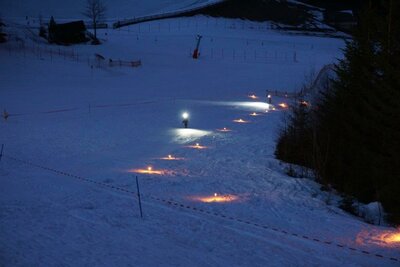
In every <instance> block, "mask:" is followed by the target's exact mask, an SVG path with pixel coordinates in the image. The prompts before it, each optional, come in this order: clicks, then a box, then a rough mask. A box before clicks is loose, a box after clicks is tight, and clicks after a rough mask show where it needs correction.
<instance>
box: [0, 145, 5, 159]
mask: <svg viewBox="0 0 400 267" xmlns="http://www.w3.org/2000/svg"><path fill="white" fill-rule="evenodd" d="M3 149H4V144H1V151H0V161H1V158H2V157H3Z"/></svg>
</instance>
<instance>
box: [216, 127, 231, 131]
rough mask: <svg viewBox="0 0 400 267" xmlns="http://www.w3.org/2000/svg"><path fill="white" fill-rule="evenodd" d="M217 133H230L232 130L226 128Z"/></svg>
mask: <svg viewBox="0 0 400 267" xmlns="http://www.w3.org/2000/svg"><path fill="white" fill-rule="evenodd" d="M217 131H218V132H230V131H232V130H230V129H228V128H226V127H224V128H222V129H218V130H217Z"/></svg>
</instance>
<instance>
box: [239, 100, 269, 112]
mask: <svg viewBox="0 0 400 267" xmlns="http://www.w3.org/2000/svg"><path fill="white" fill-rule="evenodd" d="M236 105H237V106H240V107H246V108H252V109H256V110H261V111H265V110H268V109H269V108H270V106H271V105H270V104H268V103H264V102H236Z"/></svg>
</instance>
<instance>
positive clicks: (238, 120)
mask: <svg viewBox="0 0 400 267" xmlns="http://www.w3.org/2000/svg"><path fill="white" fill-rule="evenodd" d="M233 121H234V122H237V123H248V121H245V120H243V119H236V120H233Z"/></svg>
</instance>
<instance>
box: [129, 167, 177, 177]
mask: <svg viewBox="0 0 400 267" xmlns="http://www.w3.org/2000/svg"><path fill="white" fill-rule="evenodd" d="M128 172H130V173H139V174H154V175H173V174H174V172H172V171H169V170H162V169H160V170H157V169H154V168H153V167H151V166H149V167H147V168H145V169H131V170H128Z"/></svg>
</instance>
